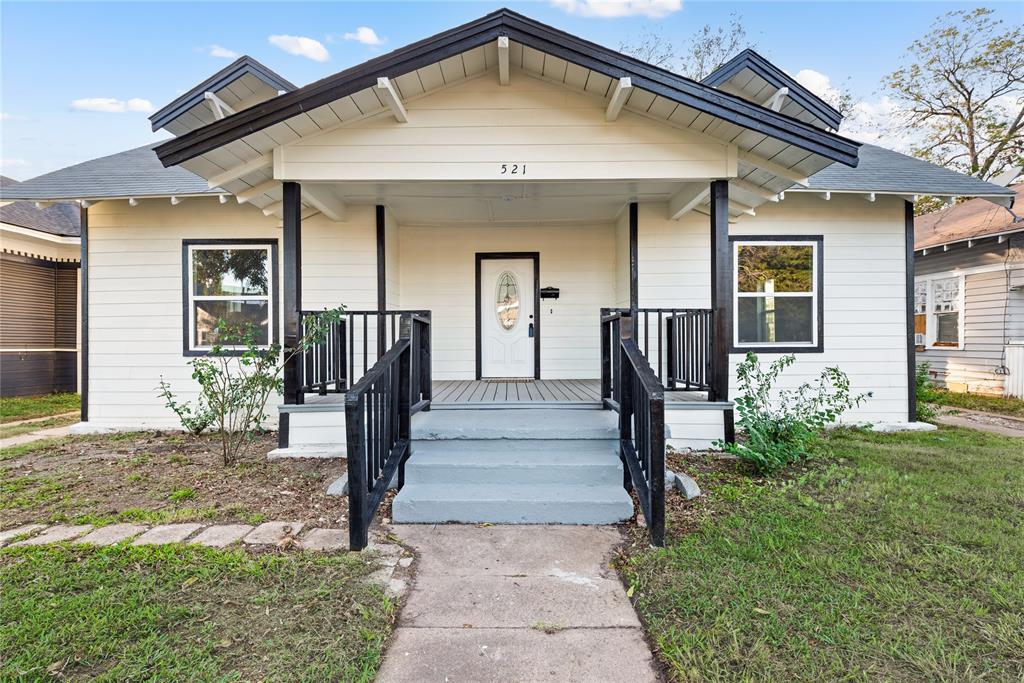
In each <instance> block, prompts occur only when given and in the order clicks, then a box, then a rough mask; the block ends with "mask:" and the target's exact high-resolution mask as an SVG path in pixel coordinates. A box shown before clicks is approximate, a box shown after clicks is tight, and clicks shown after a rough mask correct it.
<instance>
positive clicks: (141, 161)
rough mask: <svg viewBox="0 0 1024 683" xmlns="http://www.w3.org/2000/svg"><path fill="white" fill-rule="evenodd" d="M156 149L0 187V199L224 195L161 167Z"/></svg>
mask: <svg viewBox="0 0 1024 683" xmlns="http://www.w3.org/2000/svg"><path fill="white" fill-rule="evenodd" d="M158 144H159V143H158ZM155 146H156V145H146V146H144V147H136V148H135V149H130V150H128V151H126V152H118V153H117V154H111V155H110V156H105V157H100V158H98V159H91V160H89V161H83V162H82V163H80V164H75V165H74V166H68V167H67V168H62V169H60V170H58V171H52V172H50V173H44V174H43V175H41V176H37V177H35V178H31V179H29V180H26V181H24V182H21V183H18V184H16V185H13V186H11V187H0V199H34V200H53V199H110V198H116V197H122V198H124V197H166V196H168V195H172V196H173V195H181V196H188V195H197V194H217V193H222V192H223V190H220V189H218V188H213V189H210V188H209V187H207V184H206V181H205V180H203V179H202V178H200V177H199V176H197V175H196V174H195V173H192V172H191V171H187V170H185V169H184V168H181V167H179V166H171V167H168V168H164V166H163V164H161V163H160V160H159V159H157V158H156V154H154V153H153V148H154V147H155Z"/></svg>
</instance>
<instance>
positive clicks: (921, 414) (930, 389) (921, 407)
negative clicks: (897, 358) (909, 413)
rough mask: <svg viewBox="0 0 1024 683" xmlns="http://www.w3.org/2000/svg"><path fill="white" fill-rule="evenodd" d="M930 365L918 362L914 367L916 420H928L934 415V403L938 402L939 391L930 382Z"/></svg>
mask: <svg viewBox="0 0 1024 683" xmlns="http://www.w3.org/2000/svg"><path fill="white" fill-rule="evenodd" d="M931 365H932V364H931V363H919V364H918V366H917V367H916V368H915V369H914V385H915V387H916V391H915V393H916V395H917V419H918V420H930V419H932V418H933V417H935V406H934V404H935V403H937V402H938V399H939V391H938V390H937V389H936V388H935V386H934V385H933V384H932V382H931V377H930V376H929V371H930V370H931Z"/></svg>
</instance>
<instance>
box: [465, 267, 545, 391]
mask: <svg viewBox="0 0 1024 683" xmlns="http://www.w3.org/2000/svg"><path fill="white" fill-rule="evenodd" d="M494 259H532V260H533V316H534V320H533V378H534V379H540V252H539V251H494V252H477V255H476V277H475V286H476V295H475V296H474V300H475V301H476V311H475V312H474V313H473V318H474V320H475V321H476V325H475V329H476V340H475V341H474V343H473V346H474V348H475V349H476V378H477V379H483V356H482V349H481V348H480V336H481V332H482V325H481V320H480V306H481V304H482V303H483V301H482V300H481V298H480V264H481V263H482V262H483V261H485V260H494Z"/></svg>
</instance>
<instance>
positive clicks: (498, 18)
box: [155, 9, 860, 167]
mask: <svg viewBox="0 0 1024 683" xmlns="http://www.w3.org/2000/svg"><path fill="white" fill-rule="evenodd" d="M499 36H507V37H509V38H511V39H513V40H516V41H517V42H520V43H522V44H524V45H529V46H530V47H533V48H535V49H538V50H541V51H543V52H547V53H548V54H552V55H555V56H558V57H561V58H563V59H566V60H567V61H570V62H573V63H576V64H579V65H581V66H585V67H588V68H590V69H593V70H595V71H597V72H599V73H603V74H605V75H607V76H609V77H612V78H620V77H623V76H630V77H631V78H632V79H633V85H634V86H636V87H640V88H643V89H645V90H649V91H651V92H654V93H655V94H658V95H662V96H664V97H666V98H668V99H670V100H673V101H676V102H679V103H681V104H684V105H686V106H690V107H693V108H695V109H698V110H700V111H705V112H707V113H709V114H711V115H712V116H717V117H719V118H722V119H724V120H727V121H729V122H731V123H735V124H736V125H739V126H741V127H744V128H747V129H749V130H754V131H757V132H760V133H762V134H765V135H768V136H770V137H774V138H777V139H780V140H782V141H784V142H787V143H789V144H793V145H795V146H797V147H799V148H801V149H804V150H806V151H809V152H812V153H815V154H819V155H821V156H823V157H825V158H827V159H830V160H832V161H836V162H839V163H842V164H844V165H847V166H851V167H855V166H856V165H857V161H858V149H859V147H860V144H859V143H856V142H854V141H852V140H848V139H846V138H843V137H841V136H838V135H835V134H833V133H829V132H827V131H824V130H821V129H820V128H816V127H814V126H812V125H810V124H807V123H804V122H802V121H798V120H796V119H793V118H791V117H788V116H785V115H783V114H779V113H776V112H773V111H771V110H769V109H765V108H764V107H760V106H758V105H756V104H753V103H751V102H749V101H747V100H745V99H743V98H741V97H737V96H735V95H730V94H728V93H724V92H721V91H719V90H716V89H714V88H713V87H711V86H708V85H704V84H701V83H697V82H696V81H692V80H690V79H687V78H683V77H682V76H679V75H677V74H673V73H671V72H669V71H666V70H665V69H660V68H658V67H655V66H651V65H649V64H646V63H644V62H641V61H640V60H637V59H635V58H632V57H629V56H627V55H623V54H620V53H617V52H614V51H613V50H609V49H608V48H604V47H601V46H599V45H596V44H594V43H590V42H588V41H585V40H583V39H580V38H577V37H575V36H572V35H571V34H568V33H565V32H563V31H559V30H557V29H554V28H551V27H549V26H546V25H544V24H541V23H540V22H536V21H534V20H532V19H528V18H527V17H524V16H522V15H519V14H517V13H515V12H511V11H509V10H505V9H502V10H498V11H496V12H493V13H491V14H489V15H487V16H485V17H482V18H480V19H477V20H476V21H473V22H470V23H468V24H464V25H462V26H459V27H456V28H454V29H451V30H449V31H446V32H444V33H441V34H438V35H436V36H433V37H431V38H427V39H424V40H421V41H419V42H417V43H413V44H412V45H409V46H406V47H404V48H400V49H398V50H395V51H394V52H391V53H388V54H386V55H382V56H381V57H377V58H375V59H372V60H369V61H367V62H365V63H363V64H360V65H358V66H355V67H352V68H350V69H346V70H345V71H342V72H340V73H338V74H335V75H334V76H329V77H327V78H325V79H322V80H320V81H317V82H315V83H312V84H310V85H308V86H306V87H304V88H300V89H299V90H297V91H295V92H291V93H286V94H284V95H280V96H278V97H276V98H273V99H271V100H268V101H266V102H264V103H261V104H259V105H256V106H254V107H251V108H249V109H246V110H244V111H241V112H238V113H236V114H233V115H231V116H228V117H225V118H224V119H221V120H220V121H215V122H213V123H211V124H208V125H206V126H204V127H202V128H199V129H197V130H194V131H191V132H189V133H186V134H184V135H182V136H180V137H178V138H175V139H173V140H169V141H167V142H165V143H163V144H161V145H159V146H158V147H156V148H155V152H156V154H157V157H158V158H159V159H160V162H161V163H162V164H163V165H164V166H173V165H176V164H180V163H182V162H185V161H188V160H189V159H193V158H195V157H197V156H200V155H201V154H205V153H206V152H209V151H212V150H213V149H216V148H217V147H220V146H221V145H224V144H227V143H229V142H232V141H233V140H236V139H239V138H240V137H244V136H245V135H248V134H250V133H254V132H256V131H259V130H262V129H264V128H266V127H268V126H271V125H273V124H275V123H279V122H281V121H284V120H286V119H288V118H290V117H292V116H295V115H297V114H299V113H301V112H303V111H309V110H311V109H314V108H316V107H319V106H322V105H325V104H328V103H329V102H332V101H334V100H336V99H338V98H340V97H344V96H345V95H348V94H351V93H354V92H358V91H359V90H362V89H364V88H367V87H371V86H373V85H374V84H376V81H377V78H378V77H380V76H390V77H397V76H400V75H402V74H405V73H409V72H410V71H412V70H414V69H416V68H419V67H420V66H425V65H427V64H432V63H434V62H438V61H441V60H442V59H445V58H446V57H450V56H452V55H455V54H459V53H461V52H465V51H467V50H470V49H473V48H475V47H478V46H481V45H484V44H486V43H489V42H491V41H492V40H496V39H497V38H498V37H499Z"/></svg>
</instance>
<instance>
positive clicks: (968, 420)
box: [935, 407, 1024, 437]
mask: <svg viewBox="0 0 1024 683" xmlns="http://www.w3.org/2000/svg"><path fill="white" fill-rule="evenodd" d="M935 421H936V422H938V423H939V424H945V425H950V426H952V427H969V428H971V429H980V430H981V431H983V432H991V433H993V434H1001V435H1003V436H1020V437H1024V420H1022V419H1020V418H1016V417H1009V416H1007V415H1000V414H998V413H985V412H982V411H980V410H966V409H964V408H947V407H939V408H938V409H937V413H936V415H935Z"/></svg>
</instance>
